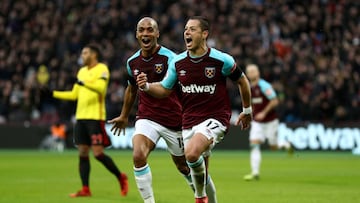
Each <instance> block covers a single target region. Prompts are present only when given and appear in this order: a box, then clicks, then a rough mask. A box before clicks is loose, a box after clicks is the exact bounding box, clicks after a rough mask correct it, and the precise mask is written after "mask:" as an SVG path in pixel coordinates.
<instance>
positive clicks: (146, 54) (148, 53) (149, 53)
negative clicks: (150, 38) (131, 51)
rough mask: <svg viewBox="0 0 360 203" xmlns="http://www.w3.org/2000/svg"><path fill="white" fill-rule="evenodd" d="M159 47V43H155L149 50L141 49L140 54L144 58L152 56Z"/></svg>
mask: <svg viewBox="0 0 360 203" xmlns="http://www.w3.org/2000/svg"><path fill="white" fill-rule="evenodd" d="M159 47H160V45H158V44H156V45H155V46H154V47H152V48H151V49H149V50H143V49H142V50H141V55H142V56H143V57H145V58H148V57H150V56H152V55H153V54H154V53H155V52H156V51H157V50H158V48H159Z"/></svg>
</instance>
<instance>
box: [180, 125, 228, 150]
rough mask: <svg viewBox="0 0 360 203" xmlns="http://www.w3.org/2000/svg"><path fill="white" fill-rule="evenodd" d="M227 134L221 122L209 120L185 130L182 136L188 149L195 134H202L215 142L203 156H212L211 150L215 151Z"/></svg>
mask: <svg viewBox="0 0 360 203" xmlns="http://www.w3.org/2000/svg"><path fill="white" fill-rule="evenodd" d="M225 132H226V127H225V126H224V125H223V124H222V123H221V122H219V121H218V120H216V119H213V118H210V119H207V120H205V121H204V122H202V123H200V124H198V125H195V126H193V127H192V128H189V129H183V132H182V134H183V139H184V146H185V147H186V145H187V143H188V142H189V140H190V139H191V138H192V136H194V135H195V133H201V134H203V135H204V136H205V137H206V138H207V139H208V140H211V139H212V140H213V142H212V144H211V145H210V147H209V149H208V150H206V151H205V152H204V153H203V156H210V154H211V149H213V148H214V146H215V145H216V144H217V143H219V142H221V140H222V139H223V138H224V135H225Z"/></svg>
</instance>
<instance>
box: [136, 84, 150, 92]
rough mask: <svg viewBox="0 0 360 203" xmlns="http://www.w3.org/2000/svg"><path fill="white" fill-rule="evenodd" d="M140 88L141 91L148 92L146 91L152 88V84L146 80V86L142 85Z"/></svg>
mask: <svg viewBox="0 0 360 203" xmlns="http://www.w3.org/2000/svg"><path fill="white" fill-rule="evenodd" d="M139 89H140V90H141V91H144V92H146V91H148V90H149V89H150V85H149V83H148V82H146V83H145V87H144V88H140V87H139Z"/></svg>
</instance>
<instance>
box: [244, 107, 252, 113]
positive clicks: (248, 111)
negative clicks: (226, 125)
mask: <svg viewBox="0 0 360 203" xmlns="http://www.w3.org/2000/svg"><path fill="white" fill-rule="evenodd" d="M243 112H244V114H247V115H248V114H251V113H252V108H251V106H249V107H247V108H244V107H243Z"/></svg>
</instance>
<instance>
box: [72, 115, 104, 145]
mask: <svg viewBox="0 0 360 203" xmlns="http://www.w3.org/2000/svg"><path fill="white" fill-rule="evenodd" d="M74 142H75V144H76V145H79V144H85V145H89V146H90V145H103V146H104V147H108V146H110V145H111V140H110V138H109V136H108V135H107V133H106V131H105V121H99V120H77V121H76V125H75V130H74Z"/></svg>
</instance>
